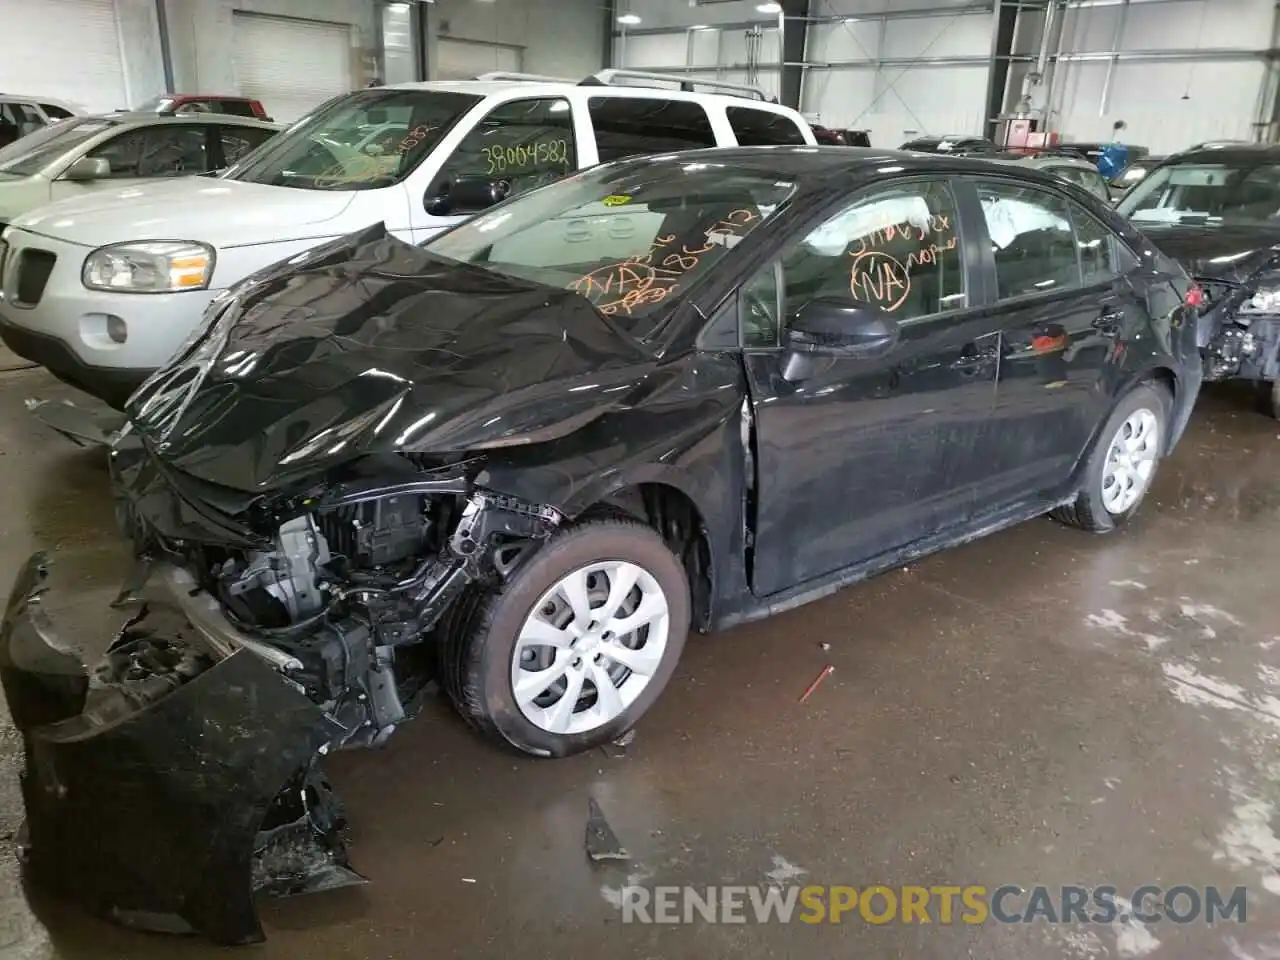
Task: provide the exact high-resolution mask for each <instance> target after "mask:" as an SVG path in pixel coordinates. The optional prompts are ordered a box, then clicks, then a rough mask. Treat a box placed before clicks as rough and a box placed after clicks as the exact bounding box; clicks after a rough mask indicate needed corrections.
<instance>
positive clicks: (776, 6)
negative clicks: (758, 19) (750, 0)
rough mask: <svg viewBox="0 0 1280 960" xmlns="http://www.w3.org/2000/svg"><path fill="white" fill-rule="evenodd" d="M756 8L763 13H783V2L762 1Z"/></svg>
mask: <svg viewBox="0 0 1280 960" xmlns="http://www.w3.org/2000/svg"><path fill="white" fill-rule="evenodd" d="M756 9H757V10H759V11H760V12H761V13H781V12H782V4H780V3H760V4H757V5H756Z"/></svg>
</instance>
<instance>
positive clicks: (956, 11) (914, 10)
mask: <svg viewBox="0 0 1280 960" xmlns="http://www.w3.org/2000/svg"><path fill="white" fill-rule="evenodd" d="M785 6H786V5H785V4H784V10H785ZM805 6H806V7H808V6H809V5H808V4H806V5H805ZM993 7H994V2H993V0H987V2H985V3H969V4H962V5H958V6H951V7H909V8H906V9H903V10H885V11H881V12H879V13H865V14H858V15H857V16H854V15H852V14H846V15H843V16H814V15H813V14H812V13H809V12H806V13H803V14H800V15H798V16H793V15H792V14H790V13H785V14H784V15H785V16H786V18H787V22H788V26H789V25H790V22H791V21H792V20H793V19H794V20H798V21H800V22H804V23H807V24H808V25H809V26H815V25H820V24H831V23H847V22H850V21H853V22H857V21H866V22H870V23H875V22H878V21H881V20H920V19H927V18H930V17H941V16H947V15H950V16H953V17H958V16H961V15H963V14H979V13H990V12H991V10H992V8H993ZM776 23H777V20H776V19H775V18H773V17H769V16H761V17H760V18H759V19H756V20H732V21H725V22H724V23H708V24H703V25H700V26H699V27H698V29H703V30H750V29H751V28H752V27H760V26H766V27H771V26H775V25H776ZM692 29H694V28H693V27H689V26H683V27H681V26H670V27H629V28H628V29H627V36H629V37H641V36H652V35H654V34H673V33H684V32H685V31H686V30H692ZM621 33H622V31H621V30H618V29H617V28H616V27H615V28H614V34H615V36H616V35H619V34H621Z"/></svg>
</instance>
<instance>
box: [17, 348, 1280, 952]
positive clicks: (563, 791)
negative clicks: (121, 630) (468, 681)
mask: <svg viewBox="0 0 1280 960" xmlns="http://www.w3.org/2000/svg"><path fill="white" fill-rule="evenodd" d="M33 393H39V394H41V395H44V396H55V395H59V394H66V393H68V392H67V391H63V390H61V389H60V388H58V387H56V386H53V385H52V384H51V381H49V380H47V379H46V378H45V377H44V376H43V375H42V374H39V373H31V372H25V373H16V374H4V375H0V490H3V491H5V497H6V500H7V509H5V510H4V511H3V513H0V526H2V527H3V541H0V542H2V543H3V549H2V552H0V584H6V585H7V584H8V583H9V582H10V581H11V578H12V576H13V573H14V570H15V569H16V568H17V566H18V564H19V563H20V562H21V561H22V559H23V558H25V557H26V556H27V554H28V553H29V552H30V551H32V550H33V549H36V548H45V549H49V550H51V551H52V554H53V557H54V559H55V567H54V581H55V585H61V586H62V587H63V588H64V592H63V593H62V594H61V601H60V602H61V603H62V604H64V605H65V610H62V611H60V620H59V622H61V623H63V624H65V625H66V626H67V629H68V633H71V632H73V630H80V631H83V633H81V634H80V635H79V636H80V637H81V638H82V639H84V641H85V643H86V645H87V646H93V645H101V644H102V643H104V642H105V640H106V631H107V627H105V626H104V625H103V619H102V606H101V605H102V604H103V603H104V602H105V601H106V600H108V599H109V598H110V596H111V595H112V594H113V592H114V589H115V587H116V585H117V580H118V577H119V576H120V574H121V570H122V566H121V564H122V561H123V553H122V551H121V549H120V545H119V543H118V541H117V539H116V537H115V535H114V533H113V530H112V521H111V509H110V505H109V500H108V491H107V484H106V475H105V470H104V468H103V465H102V458H101V454H99V453H95V452H92V451H84V450H78V449H76V448H74V447H72V446H71V445H69V444H68V443H66V442H65V441H63V440H61V439H60V438H59V437H57V436H56V435H54V434H52V433H50V432H48V431H45V430H44V429H42V428H41V427H40V426H39V425H37V424H36V423H34V422H33V421H32V419H31V418H30V417H29V416H28V415H27V414H26V412H25V411H24V410H23V409H22V404H21V401H22V399H23V398H24V397H26V396H29V395H31V394H33ZM1277 571H1280V425H1277V424H1276V423H1274V422H1271V421H1269V420H1267V419H1265V418H1263V417H1261V416H1259V415H1257V414H1255V413H1253V412H1252V411H1251V409H1250V408H1249V405H1248V402H1247V401H1246V400H1245V399H1243V398H1242V397H1241V396H1240V395H1238V394H1237V393H1233V392H1230V391H1217V392H1214V393H1210V394H1209V395H1207V396H1206V397H1205V398H1204V399H1203V400H1202V409H1201V410H1200V411H1198V413H1197V415H1196V417H1195V420H1194V423H1193V425H1192V429H1191V433H1190V435H1189V436H1188V438H1187V440H1186V441H1185V442H1184V443H1183V445H1182V446H1181V447H1180V448H1179V449H1178V451H1177V453H1176V455H1175V456H1174V457H1173V458H1172V459H1171V460H1170V461H1168V462H1167V463H1165V464H1164V466H1163V469H1162V471H1161V474H1160V476H1159V480H1158V483H1157V486H1156V489H1155V491H1154V494H1153V496H1152V497H1151V498H1149V499H1148V501H1147V503H1146V506H1145V508H1144V510H1143V512H1142V515H1141V516H1140V517H1139V519H1138V520H1137V522H1136V523H1135V524H1134V525H1133V526H1132V527H1130V528H1129V529H1128V530H1126V531H1124V532H1122V533H1121V534H1119V535H1116V536H1113V537H1110V538H1098V537H1091V536H1087V535H1084V534H1081V533H1078V532H1075V531H1072V530H1068V529H1065V528H1062V527H1060V526H1058V525H1056V524H1054V523H1053V522H1051V521H1049V520H1043V521H1036V522H1032V523H1029V524H1025V525H1023V526H1022V527H1020V528H1017V529H1014V530H1011V531H1008V532H1005V533H1001V534H997V535H995V536H992V537H990V538H988V539H986V540H985V541H983V542H979V543H976V544H972V545H970V546H967V547H963V548H960V549H957V550H954V551H952V552H950V553H948V554H944V555H940V556H937V557H933V558H931V559H929V560H927V561H925V562H923V563H920V564H918V565H916V566H913V567H912V568H910V569H907V570H902V571H898V572H894V573H892V574H888V575H886V576H883V577H881V578H879V579H877V580H875V581H874V582H871V583H868V584H866V585H863V586H860V587H855V588H851V589H848V590H845V591H843V592H841V593H839V594H838V595H836V596H834V597H831V598H829V599H827V600H824V601H822V602H819V603H816V604H813V605H811V606H809V607H806V608H803V609H800V610H796V611H793V612H791V613H788V614H785V615H783V616H780V617H778V618H775V619H774V620H772V621H767V622H763V623H758V624H754V625H750V626H746V627H743V628H739V629H736V630H733V631H730V632H728V633H725V634H722V635H718V636H713V637H707V638H696V639H695V640H694V641H693V642H692V643H691V645H690V647H689V648H688V649H687V651H686V653H685V658H684V662H683V664H682V666H681V669H680V671H679V674H678V676H677V678H676V680H675V681H674V682H673V684H672V686H671V687H670V688H669V689H668V691H667V692H666V695H665V696H664V697H663V698H662V700H661V701H660V703H659V704H658V706H657V707H656V708H655V710H654V711H653V712H652V713H651V715H650V716H649V717H648V718H647V719H646V720H645V721H644V722H643V724H642V725H641V727H640V729H639V731H638V736H637V739H636V741H635V742H634V744H633V745H632V746H631V747H630V748H629V750H628V751H627V754H626V756H625V757H622V758H613V757H608V756H605V755H604V754H603V753H595V754H591V755H588V756H582V757H578V758H576V759H573V760H567V761H561V762H555V763H552V762H543V761H526V760H522V759H520V758H516V757H513V756H511V755H509V754H506V753H503V752H501V751H499V750H495V749H493V748H492V747H491V746H489V745H488V744H486V743H483V742H481V741H479V740H477V739H475V738H474V737H472V736H471V735H469V734H467V733H466V732H465V731H463V730H462V729H461V728H460V726H459V724H458V723H456V722H455V721H454V719H453V718H452V716H451V715H450V714H449V713H448V712H447V711H446V710H445V709H443V708H442V707H432V708H430V709H429V710H428V711H427V713H426V715H425V716H423V717H422V718H420V719H419V720H417V721H416V722H414V723H413V724H411V725H409V726H408V727H406V728H405V729H403V730H402V731H401V732H400V733H398V734H397V735H396V736H395V737H394V738H393V739H392V741H391V743H390V744H389V745H388V746H387V748H386V749H384V750H383V751H381V752H378V753H363V754H351V755H346V756H342V757H338V758H336V759H335V761H334V762H333V764H332V768H331V772H332V774H333V779H334V782H335V784H336V786H337V787H338V789H339V791H340V793H342V794H343V795H344V797H345V799H346V801H347V804H348V808H349V813H350V814H351V817H352V820H353V822H354V833H353V836H352V843H351V854H352V859H353V863H354V864H355V865H356V866H357V867H358V868H359V869H360V870H362V871H363V872H364V873H365V874H366V875H367V876H368V877H369V878H370V879H371V881H372V883H371V884H370V885H369V886H368V887H366V888H361V889H358V890H355V891H351V890H347V891H341V892H337V893H333V894H329V895H324V896H320V897H315V898H303V899H299V900H293V901H286V902H272V903H268V904H266V905H265V906H264V909H263V916H264V921H265V923H266V924H267V927H268V935H269V940H268V943H267V944H266V945H265V946H263V947H261V948H251V949H250V952H248V953H246V955H257V956H267V957H309V958H313V960H320V958H325V960H328V958H346V957H350V958H362V960H364V958H415V960H416V958H419V957H425V956H431V957H468V958H469V957H503V956H517V955H519V956H521V957H528V958H535V957H551V956H555V957H579V956H589V955H596V954H599V953H601V952H602V951H604V952H607V954H608V955H609V956H611V957H637V958H642V957H644V958H647V957H655V958H656V957H662V958H666V960H675V958H681V957H690V958H695V957H696V958H699V960H705V958H710V957H720V956H729V955H730V954H732V953H736V954H743V955H752V956H762V957H764V956H778V957H783V956H795V957H804V958H806V960H821V958H825V957H832V958H835V957H839V958H846V960H847V958H852V957H877V958H879V957H912V958H915V957H924V958H929V957H938V958H953V957H966V956H967V957H982V958H988V960H1003V958H1009V960H1015V958H1016V960H1039V958H1079V960H1093V958H1104V957H1106V958H1109V957H1127V956H1151V957H1154V958H1156V960H1162V958H1166V957H1179V958H1180V957H1187V958H1190V957H1195V958H1201V960H1210V958H1216V957H1224V958H1225V957H1231V958H1235V960H1276V958H1280V839H1278V838H1277V834H1278V833H1280V815H1278V811H1280V778H1278V777H1277V772H1278V771H1280V751H1278V750H1277V742H1278V738H1280V642H1278V641H1280V636H1278V635H1277V634H1278V633H1280V621H1278V620H1277V617H1276V616H1275V613H1274V609H1275V603H1276V596H1277V591H1278V588H1280V584H1278V583H1277V577H1276V573H1277ZM824 643H826V644H829V645H830V648H829V649H828V650H824V649H823V648H822V644H824ZM826 663H831V664H833V665H834V666H835V672H834V674H833V675H832V676H830V677H829V678H828V679H827V680H826V682H825V683H824V684H823V685H822V686H821V687H820V688H819V689H818V690H817V692H815V693H814V694H813V696H812V697H811V698H810V700H809V701H808V702H807V703H806V704H803V705H801V704H798V703H797V698H798V697H799V695H800V694H801V692H802V691H803V690H804V689H805V687H806V686H807V685H808V684H809V682H810V680H811V679H812V678H813V677H814V676H815V675H816V674H817V673H818V671H819V670H820V669H821V668H822V667H823V665H824V664H826ZM18 750H19V744H18V741H17V738H16V736H15V735H14V732H13V730H12V729H11V728H7V727H6V728H5V729H3V730H2V732H0V834H5V835H7V834H10V833H12V831H13V830H15V829H16V827H17V825H18V823H19V821H20V818H21V810H20V804H19V801H18V799H17V791H16V786H15V776H16V767H17V755H18ZM589 796H594V797H595V798H596V799H597V800H598V802H599V803H600V805H601V806H602V808H603V809H604V810H605V812H606V814H607V815H608V817H609V819H610V821H611V823H612V826H613V828H614V830H615V831H616V832H617V833H618V834H619V836H620V837H621V839H622V841H623V843H624V844H625V845H626V846H627V847H628V849H629V851H630V852H631V854H632V860H631V862H629V863H616V864H609V865H605V866H600V865H595V866H593V865H592V864H591V863H590V862H589V861H588V859H587V858H586V856H585V855H584V852H583V828H584V820H585V815H586V809H587V803H588V797H589ZM779 870H780V871H781V873H779ZM796 871H804V873H803V874H802V875H800V879H801V881H802V882H807V883H824V884H850V885H855V886H862V885H866V884H870V883H877V882H878V883H886V884H893V885H897V884H921V885H926V886H928V885H931V884H940V883H948V882H949V883H957V884H984V885H986V886H988V887H991V888H993V887H995V886H998V885H1000V884H1002V883H1016V884H1021V885H1023V886H1031V885H1034V884H1038V883H1043V884H1050V885H1058V884H1083V885H1088V886H1093V885H1097V884H1104V883H1111V884H1114V885H1115V886H1117V887H1119V888H1120V889H1121V890H1125V889H1132V888H1133V887H1135V886H1137V885H1139V884H1142V883H1146V882H1151V883H1158V884H1163V885H1164V886H1165V887H1169V886H1173V885H1175V884H1178V883H1186V884H1192V885H1196V886H1204V885H1208V884H1218V885H1220V886H1225V887H1228V888H1230V887H1233V886H1235V885H1238V884H1243V885H1247V887H1248V889H1249V897H1250V899H1249V904H1248V907H1249V912H1248V922H1247V923H1245V924H1243V925H1240V924H1233V923H1228V924H1225V925H1224V924H1219V925H1218V926H1217V927H1215V928H1209V927H1207V926H1205V925H1203V924H1194V925H1190V926H1176V925H1173V924H1170V923H1168V922H1165V923H1162V924H1154V925H1151V926H1148V927H1145V928H1144V927H1141V926H1138V927H1135V926H1133V925H1122V924H1119V923H1117V924H1113V925H1108V926H1093V927H1087V926H1075V925H1073V926H1056V927H1051V926H1048V925H1045V924H1043V923H1035V924H1030V925H1018V926H1001V925H997V924H995V923H992V922H988V923H987V924H984V925H980V926H964V925H954V926H942V925H939V924H937V923H935V924H933V925H930V926H920V925H912V926H905V925H900V924H888V925H884V926H872V925H868V924H866V923H863V922H862V921H861V920H859V919H854V920H848V919H846V922H844V923H842V924H841V925H839V926H820V927H808V926H804V925H800V924H795V925H792V926H779V925H773V926H758V925H755V924H749V925H746V926H730V925H712V924H705V923H700V924H697V925H689V926H635V925H626V926H624V925H623V924H622V923H621V922H620V915H619V913H618V911H617V910H616V908H615V907H614V906H613V905H611V903H610V898H611V897H614V898H615V899H616V890H617V889H618V887H619V886H620V885H622V884H623V883H625V882H627V877H628V876H629V875H630V876H632V877H633V878H635V879H638V880H642V881H643V882H646V883H653V884H678V883H690V884H695V885H698V886H705V885H707V884H721V883H731V884H762V883H767V882H768V881H769V879H770V878H771V876H772V877H777V876H779V875H787V874H793V873H795V872H796ZM17 876H18V874H17V870H16V868H15V864H14V863H13V860H12V857H11V855H10V854H8V853H7V852H6V853H5V855H4V860H3V863H0V957H4V958H6V960H9V958H13V960H46V958H54V957H58V958H68V960H70V958H86V960H87V958H99V957H103V958H105V957H112V958H157V960H160V958H163V960H181V958H196V957H207V956H212V955H213V953H214V951H213V950H212V948H210V947H209V946H207V945H206V944H203V943H201V942H199V941H196V940H189V939H186V940H183V939H172V938H164V937H145V936H140V935H136V934H132V933H129V932H127V931H123V930H118V929H116V928H113V927H110V926H106V925H103V924H100V923H98V922H95V921H92V920H88V919H86V918H85V917H83V916H81V915H80V914H79V913H78V912H77V911H75V910H74V909H69V908H67V907H65V906H60V905H57V904H47V903H44V902H41V901H39V898H37V899H38V902H37V905H36V911H35V913H34V914H33V913H32V911H31V908H30V907H29V906H28V901H27V898H26V896H25V895H24V893H23V892H22V891H21V888H20V887H19V885H18V882H17ZM37 917H38V918H37Z"/></svg>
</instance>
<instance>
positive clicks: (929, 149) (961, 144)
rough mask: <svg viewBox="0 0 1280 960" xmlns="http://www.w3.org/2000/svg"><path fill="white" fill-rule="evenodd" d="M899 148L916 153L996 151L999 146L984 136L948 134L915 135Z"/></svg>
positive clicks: (957, 153)
mask: <svg viewBox="0 0 1280 960" xmlns="http://www.w3.org/2000/svg"><path fill="white" fill-rule="evenodd" d="M899 149H900V150H911V151H914V152H916V153H950V154H955V155H959V154H972V153H979V154H981V153H997V152H999V150H1000V148H999V147H997V146H996V145H995V144H994V143H992V142H991V141H990V140H988V139H987V138H986V137H971V136H967V135H965V134H948V135H947V136H944V137H917V138H916V139H914V140H908V141H907V142H906V143H904V144H903V145H902V146H901V147H899Z"/></svg>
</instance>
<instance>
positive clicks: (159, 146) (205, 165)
mask: <svg viewBox="0 0 1280 960" xmlns="http://www.w3.org/2000/svg"><path fill="white" fill-rule="evenodd" d="M208 140H209V137H208V130H207V128H206V127H204V126H200V125H197V124H194V123H181V124H162V125H159V126H154V127H146V128H144V129H141V130H130V131H129V132H127V133H122V134H121V135H120V136H118V137H115V138H114V139H112V140H108V141H107V142H106V143H104V144H101V145H100V146H97V147H95V148H94V149H93V150H91V151H89V154H88V155H89V156H90V157H96V158H101V159H104V160H106V161H107V162H108V163H110V164H111V173H110V174H109V175H110V176H111V177H113V178H131V177H181V176H190V175H194V174H199V173H205V172H207V171H208V170H209V169H211V164H210V163H209V149H208V146H209V143H208Z"/></svg>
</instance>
